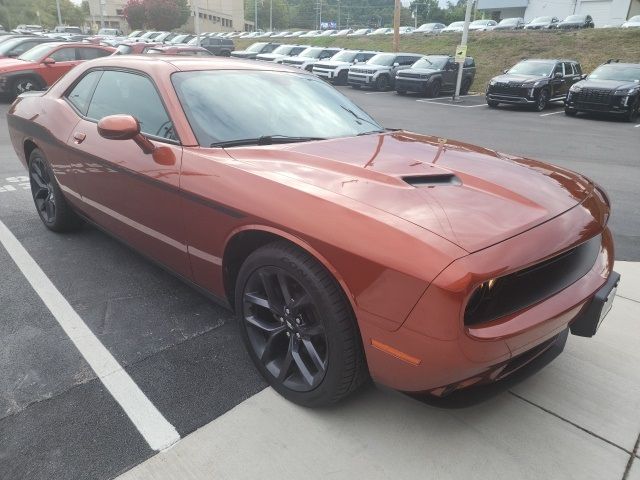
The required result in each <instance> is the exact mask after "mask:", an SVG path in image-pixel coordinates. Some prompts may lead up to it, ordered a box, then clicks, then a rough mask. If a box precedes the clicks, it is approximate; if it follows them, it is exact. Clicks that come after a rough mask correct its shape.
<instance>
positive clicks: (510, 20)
mask: <svg viewBox="0 0 640 480" xmlns="http://www.w3.org/2000/svg"><path fill="white" fill-rule="evenodd" d="M517 23H518V19H517V18H505V19H504V20H502V21H501V22H500V23H499V24H498V25H515V24H517Z"/></svg>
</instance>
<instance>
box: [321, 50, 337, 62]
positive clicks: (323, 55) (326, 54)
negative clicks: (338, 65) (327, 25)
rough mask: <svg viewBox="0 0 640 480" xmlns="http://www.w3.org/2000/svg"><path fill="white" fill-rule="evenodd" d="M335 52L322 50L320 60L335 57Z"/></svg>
mask: <svg viewBox="0 0 640 480" xmlns="http://www.w3.org/2000/svg"><path fill="white" fill-rule="evenodd" d="M335 53H336V52H334V51H332V50H324V51H323V52H322V53H320V60H324V59H325V58H331V57H333V56H334V55H335Z"/></svg>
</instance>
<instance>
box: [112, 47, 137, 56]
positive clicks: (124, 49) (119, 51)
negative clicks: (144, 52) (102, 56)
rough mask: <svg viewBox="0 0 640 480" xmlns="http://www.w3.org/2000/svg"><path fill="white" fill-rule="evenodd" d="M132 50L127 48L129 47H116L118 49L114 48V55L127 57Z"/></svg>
mask: <svg viewBox="0 0 640 480" xmlns="http://www.w3.org/2000/svg"><path fill="white" fill-rule="evenodd" d="M132 50H133V48H131V46H129V45H118V48H116V51H115V54H116V55H127V54H129V53H131V51H132Z"/></svg>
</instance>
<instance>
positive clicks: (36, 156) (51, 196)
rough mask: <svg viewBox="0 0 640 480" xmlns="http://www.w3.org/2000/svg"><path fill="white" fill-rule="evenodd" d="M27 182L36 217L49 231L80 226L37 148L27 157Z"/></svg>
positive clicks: (79, 220) (63, 230) (67, 229)
mask: <svg viewBox="0 0 640 480" xmlns="http://www.w3.org/2000/svg"><path fill="white" fill-rule="evenodd" d="M29 182H30V183H31V195H32V197H33V202H34V203H35V205H36V210H37V212H38V215H40V219H41V220H42V223H44V225H45V226H46V227H47V228H48V229H49V230H53V231H54V232H68V231H71V230H76V229H78V228H79V227H80V226H81V225H82V220H81V219H80V217H78V216H77V215H76V214H75V212H74V211H73V210H72V209H71V207H70V206H69V204H68V203H67V201H66V200H65V198H64V196H63V195H62V191H61V190H60V186H59V185H58V182H57V181H56V178H55V176H54V175H53V170H52V169H51V166H50V165H49V162H48V161H47V159H46V158H45V156H44V154H43V153H42V151H40V150H39V149H37V148H36V149H34V150H33V152H31V155H30V156H29Z"/></svg>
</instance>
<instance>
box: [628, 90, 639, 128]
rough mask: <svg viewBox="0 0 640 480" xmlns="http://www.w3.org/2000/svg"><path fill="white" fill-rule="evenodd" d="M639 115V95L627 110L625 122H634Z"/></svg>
mask: <svg viewBox="0 0 640 480" xmlns="http://www.w3.org/2000/svg"><path fill="white" fill-rule="evenodd" d="M638 116H640V96H639V98H638V99H637V100H636V102H635V104H634V105H632V106H631V107H630V108H629V111H628V112H627V122H635V121H636V120H637V119H638Z"/></svg>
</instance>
